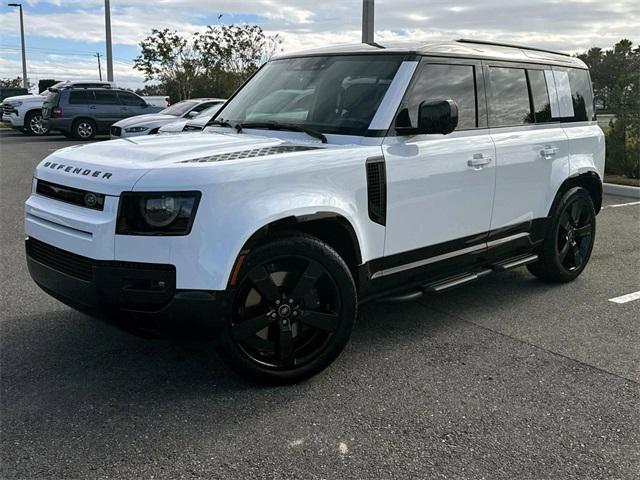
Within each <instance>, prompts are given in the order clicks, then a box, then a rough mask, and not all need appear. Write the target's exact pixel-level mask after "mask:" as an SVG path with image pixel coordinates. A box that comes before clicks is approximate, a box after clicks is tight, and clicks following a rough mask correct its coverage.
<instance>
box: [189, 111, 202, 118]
mask: <svg viewBox="0 0 640 480" xmlns="http://www.w3.org/2000/svg"><path fill="white" fill-rule="evenodd" d="M198 113H200V112H196V111H193V110H192V111H190V112H189V113H187V118H194V117H197V116H198Z"/></svg>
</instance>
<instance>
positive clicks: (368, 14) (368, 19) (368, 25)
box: [362, 0, 383, 48]
mask: <svg viewBox="0 0 640 480" xmlns="http://www.w3.org/2000/svg"><path fill="white" fill-rule="evenodd" d="M374 2H375V0H362V43H366V44H367V45H373V46H374V47H378V48H383V47H382V46H381V45H378V44H377V43H376V42H374V41H373V34H374V32H375V26H374V18H373V10H374Z"/></svg>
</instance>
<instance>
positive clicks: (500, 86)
mask: <svg viewBox="0 0 640 480" xmlns="http://www.w3.org/2000/svg"><path fill="white" fill-rule="evenodd" d="M485 78H486V79H487V81H488V85H487V97H488V109H489V127H490V130H491V137H492V139H493V141H494V143H495V146H496V161H497V175H496V193H495V200H494V205H493V215H492V218H491V233H490V237H489V239H488V243H489V247H490V248H491V247H498V246H500V248H501V249H502V250H504V249H505V248H506V249H507V250H510V249H513V250H517V249H520V248H524V247H528V246H530V241H535V240H538V238H537V235H536V232H540V231H543V230H544V229H538V228H536V227H537V226H538V225H539V224H541V223H543V222H544V219H545V217H547V215H548V213H549V209H550V207H551V203H552V201H553V198H554V197H555V194H556V192H557V191H558V188H559V187H560V184H561V183H562V182H563V181H564V179H565V178H567V176H568V172H569V152H568V142H567V136H566V135H565V133H564V131H563V129H562V126H561V124H560V118H559V117H558V110H559V106H558V101H557V94H556V86H555V82H554V78H553V73H552V71H551V69H550V68H549V67H544V66H538V65H518V64H511V63H489V64H486V66H485ZM530 234H531V235H530ZM502 253H503V254H504V253H508V252H506V251H505V252H502Z"/></svg>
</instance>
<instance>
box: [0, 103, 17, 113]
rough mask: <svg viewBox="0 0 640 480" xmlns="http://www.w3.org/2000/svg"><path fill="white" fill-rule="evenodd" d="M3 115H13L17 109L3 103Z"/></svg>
mask: <svg viewBox="0 0 640 480" xmlns="http://www.w3.org/2000/svg"><path fill="white" fill-rule="evenodd" d="M2 113H3V114H4V115H11V114H12V113H16V109H15V108H14V107H13V105H9V104H8V103H3V104H2Z"/></svg>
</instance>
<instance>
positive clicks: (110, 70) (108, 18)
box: [104, 0, 113, 82]
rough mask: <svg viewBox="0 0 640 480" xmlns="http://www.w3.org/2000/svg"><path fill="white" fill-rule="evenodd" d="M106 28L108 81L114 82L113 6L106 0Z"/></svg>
mask: <svg viewBox="0 0 640 480" xmlns="http://www.w3.org/2000/svg"><path fill="white" fill-rule="evenodd" d="M104 28H105V31H106V35H107V80H108V81H109V82H113V56H112V55H113V54H112V52H111V4H110V2H109V0H104Z"/></svg>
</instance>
